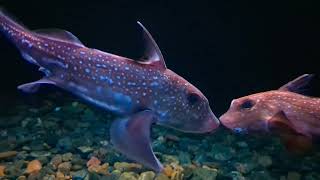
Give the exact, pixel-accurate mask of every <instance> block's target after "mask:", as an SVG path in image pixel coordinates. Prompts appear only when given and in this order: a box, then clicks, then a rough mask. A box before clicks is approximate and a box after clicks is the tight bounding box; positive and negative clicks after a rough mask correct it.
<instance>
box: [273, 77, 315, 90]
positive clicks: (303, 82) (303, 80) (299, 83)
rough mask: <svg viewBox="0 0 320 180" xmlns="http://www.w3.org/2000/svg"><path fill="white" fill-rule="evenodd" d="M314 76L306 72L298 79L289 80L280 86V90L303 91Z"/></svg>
mask: <svg viewBox="0 0 320 180" xmlns="http://www.w3.org/2000/svg"><path fill="white" fill-rule="evenodd" d="M313 77H314V75H313V74H304V75H301V76H299V77H297V78H296V79H294V80H292V81H290V82H288V83H287V84H285V85H283V86H281V87H280V88H279V90H280V91H291V92H295V93H303V92H304V91H305V90H306V89H304V88H305V87H306V86H307V85H308V84H309V83H310V81H311V80H312V78H313Z"/></svg>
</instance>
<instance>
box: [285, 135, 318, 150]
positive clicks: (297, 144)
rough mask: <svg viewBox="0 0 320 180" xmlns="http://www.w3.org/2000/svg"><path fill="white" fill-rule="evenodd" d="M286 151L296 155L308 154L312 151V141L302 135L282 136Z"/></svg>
mask: <svg viewBox="0 0 320 180" xmlns="http://www.w3.org/2000/svg"><path fill="white" fill-rule="evenodd" d="M280 139H281V141H282V142H283V144H284V145H285V147H286V149H287V150H288V151H289V152H291V153H294V154H300V155H301V154H306V153H307V152H310V151H311V150H312V139H311V138H309V137H307V136H304V135H302V134H285V133H283V134H280Z"/></svg>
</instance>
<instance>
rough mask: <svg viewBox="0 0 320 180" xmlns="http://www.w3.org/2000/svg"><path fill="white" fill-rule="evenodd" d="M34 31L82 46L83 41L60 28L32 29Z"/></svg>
mask: <svg viewBox="0 0 320 180" xmlns="http://www.w3.org/2000/svg"><path fill="white" fill-rule="evenodd" d="M34 32H35V33H37V34H40V35H43V36H46V37H49V38H55V39H58V40H62V41H67V42H71V43H75V44H77V45H79V46H84V45H83V43H82V42H81V41H80V40H79V39H78V38H77V37H76V36H75V35H73V34H72V33H71V32H69V31H66V30H62V29H38V30H34Z"/></svg>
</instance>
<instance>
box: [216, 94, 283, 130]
mask: <svg viewBox="0 0 320 180" xmlns="http://www.w3.org/2000/svg"><path fill="white" fill-rule="evenodd" d="M277 112H278V107H276V106H275V105H273V104H272V101H269V100H268V93H259V94H253V95H250V96H245V97H241V98H239V99H234V100H233V101H232V102H231V105H230V108H229V110H228V111H227V112H226V113H224V114H223V115H222V116H221V117H220V121H221V123H222V124H223V125H224V126H225V127H227V128H228V129H231V130H233V131H234V132H236V133H248V132H268V131H269V129H268V119H270V118H271V117H272V116H273V115H274V114H276V113H277Z"/></svg>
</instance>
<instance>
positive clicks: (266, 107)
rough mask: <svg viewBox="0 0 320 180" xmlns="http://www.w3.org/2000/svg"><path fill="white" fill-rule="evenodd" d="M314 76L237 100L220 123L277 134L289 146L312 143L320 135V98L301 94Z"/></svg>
mask: <svg viewBox="0 0 320 180" xmlns="http://www.w3.org/2000/svg"><path fill="white" fill-rule="evenodd" d="M312 77H313V75H310V74H305V75H302V76H300V77H298V78H296V79H295V80H293V81H291V82H289V83H287V84H286V85H284V86H282V87H281V88H280V89H278V90H272V91H267V92H262V93H257V94H252V95H249V96H245V97H241V98H238V99H235V100H233V101H232V102H231V105H230V108H229V110H228V111H227V112H226V113H225V114H223V115H222V116H221V117H220V121H221V123H222V124H223V125H224V126H225V127H227V128H229V129H232V130H233V131H236V132H245V133H250V132H265V133H275V134H277V135H280V136H281V137H283V138H285V139H286V140H285V141H286V143H291V142H290V141H292V140H293V141H294V140H297V139H294V138H297V137H304V138H305V140H307V141H311V140H312V139H314V138H316V137H319V136H320V99H319V98H315V97H309V96H305V95H302V94H300V92H301V90H302V88H304V87H305V86H306V85H307V84H308V82H309V81H310V80H311V78H312ZM289 137H290V138H291V139H289ZM296 144H297V143H296Z"/></svg>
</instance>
